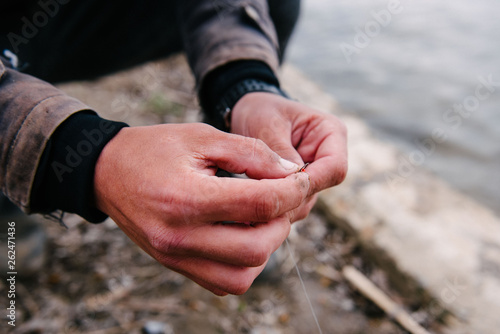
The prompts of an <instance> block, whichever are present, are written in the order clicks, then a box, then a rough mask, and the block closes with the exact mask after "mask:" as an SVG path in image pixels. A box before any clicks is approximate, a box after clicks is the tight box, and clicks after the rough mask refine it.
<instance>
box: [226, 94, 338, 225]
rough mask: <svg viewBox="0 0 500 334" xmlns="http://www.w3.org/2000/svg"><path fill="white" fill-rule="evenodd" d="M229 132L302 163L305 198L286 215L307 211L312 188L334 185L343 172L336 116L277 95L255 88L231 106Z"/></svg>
mask: <svg viewBox="0 0 500 334" xmlns="http://www.w3.org/2000/svg"><path fill="white" fill-rule="evenodd" d="M231 132H232V133H236V134H240V135H243V136H246V137H253V138H258V139H261V140H262V141H264V143H266V144H267V145H268V146H269V147H270V148H271V149H272V150H273V151H274V152H276V153H278V154H279V155H280V156H281V157H283V158H284V159H288V160H290V161H293V162H295V163H296V164H298V165H303V164H304V163H306V162H308V163H309V165H308V167H307V170H306V172H307V173H308V174H309V176H310V179H311V187H310V191H309V196H308V199H307V200H306V201H304V203H303V204H302V205H301V206H300V207H299V208H297V209H295V210H294V211H293V212H291V213H290V214H289V218H290V220H291V221H292V222H293V221H297V220H300V219H303V218H305V217H306V216H307V214H308V213H309V211H310V210H311V208H312V206H313V205H314V203H315V201H316V194H317V192H319V191H321V190H323V189H326V188H329V187H333V186H336V185H338V184H340V183H341V182H342V181H343V180H344V178H345V176H346V174H347V130H346V127H345V125H344V123H342V122H341V121H340V120H339V119H338V118H337V117H335V116H333V115H330V114H326V113H323V112H319V111H317V110H314V109H312V108H309V107H307V106H305V105H303V104H301V103H299V102H295V101H291V100H288V99H286V98H284V97H282V96H279V95H275V94H271V93H263V92H255V93H249V94H246V95H245V96H243V97H242V98H241V99H240V100H239V101H238V103H236V105H235V106H234V108H233V111H232V117H231Z"/></svg>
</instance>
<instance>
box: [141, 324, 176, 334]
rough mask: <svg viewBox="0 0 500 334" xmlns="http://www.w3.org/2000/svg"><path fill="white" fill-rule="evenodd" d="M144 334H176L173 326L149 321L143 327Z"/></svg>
mask: <svg viewBox="0 0 500 334" xmlns="http://www.w3.org/2000/svg"><path fill="white" fill-rule="evenodd" d="M142 334H174V330H173V328H172V326H170V325H169V324H167V323H164V322H161V321H148V322H146V323H145V324H144V326H143V327H142Z"/></svg>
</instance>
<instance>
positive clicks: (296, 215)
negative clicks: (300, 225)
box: [287, 194, 318, 223]
mask: <svg viewBox="0 0 500 334" xmlns="http://www.w3.org/2000/svg"><path fill="white" fill-rule="evenodd" d="M317 198H318V194H313V195H312V196H309V197H308V198H307V199H306V200H305V201H304V202H303V203H302V204H301V205H300V206H299V207H298V208H297V209H295V210H292V211H290V212H289V213H287V217H288V219H289V220H290V222H291V223H294V222H296V221H299V220H302V219H304V218H306V217H307V215H308V214H309V212H311V210H312V208H313V206H314V204H315V203H316V200H317Z"/></svg>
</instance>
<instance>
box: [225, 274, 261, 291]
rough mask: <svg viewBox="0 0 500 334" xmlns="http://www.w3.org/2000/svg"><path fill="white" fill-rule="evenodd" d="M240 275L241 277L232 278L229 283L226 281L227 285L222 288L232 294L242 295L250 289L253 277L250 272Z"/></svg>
mask: <svg viewBox="0 0 500 334" xmlns="http://www.w3.org/2000/svg"><path fill="white" fill-rule="evenodd" d="M241 276H242V277H239V279H235V280H232V281H231V282H230V283H228V285H227V287H225V288H224V289H223V290H224V291H226V292H228V293H230V294H232V295H242V294H244V293H245V292H247V291H248V289H250V287H251V286H252V283H253V280H254V279H255V277H253V276H252V275H250V274H246V275H241Z"/></svg>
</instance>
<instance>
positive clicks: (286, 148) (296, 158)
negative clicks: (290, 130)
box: [266, 136, 304, 166]
mask: <svg viewBox="0 0 500 334" xmlns="http://www.w3.org/2000/svg"><path fill="white" fill-rule="evenodd" d="M266 144H267V145H268V146H269V148H270V149H271V150H273V151H274V152H276V153H277V154H278V155H279V156H280V157H282V158H283V159H286V160H289V161H292V162H294V163H295V164H297V165H300V166H302V165H303V164H304V161H303V160H302V157H301V156H300V154H299V153H298V152H297V150H296V149H295V148H294V147H293V146H292V143H291V142H290V141H289V140H288V141H287V140H286V136H277V137H276V138H273V139H272V140H268V141H266Z"/></svg>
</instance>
